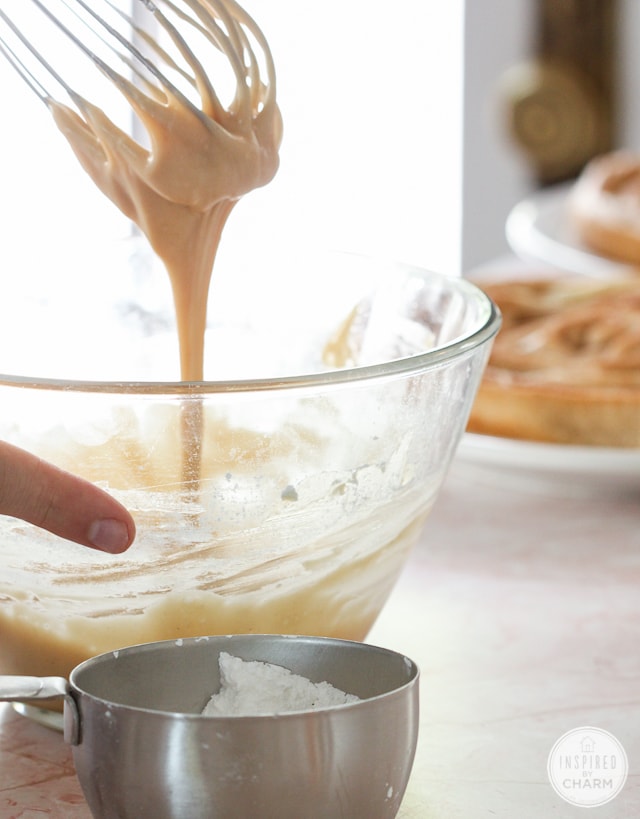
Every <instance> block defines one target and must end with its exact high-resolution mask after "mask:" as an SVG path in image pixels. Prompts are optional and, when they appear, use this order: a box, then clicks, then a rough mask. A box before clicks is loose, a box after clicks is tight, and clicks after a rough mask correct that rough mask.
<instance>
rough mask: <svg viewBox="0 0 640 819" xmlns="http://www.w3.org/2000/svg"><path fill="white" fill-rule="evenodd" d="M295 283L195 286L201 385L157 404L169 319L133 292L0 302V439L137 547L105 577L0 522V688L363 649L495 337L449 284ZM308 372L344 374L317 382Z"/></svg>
mask: <svg viewBox="0 0 640 819" xmlns="http://www.w3.org/2000/svg"><path fill="white" fill-rule="evenodd" d="M132 259H133V261H135V253H133V254H132V253H131V252H130V251H127V259H126V264H125V265H124V267H128V268H131V265H132ZM139 261H140V260H139V259H138V262H139ZM98 264H104V265H107V266H109V265H113V267H110V268H109V269H111V270H116V269H119V268H118V264H117V263H116V262H115V261H113V260H107V259H106V257H104V258H101V259H100V261H99V262H98V261H96V262H95V263H94V266H95V265H98ZM134 266H135V265H134ZM142 268H144V265H142ZM303 268H304V274H305V275H304V279H302V277H301V275H300V273H301V267H300V262H299V263H298V266H297V267H295V269H294V273H293V274H292V275H291V268H288V270H289V274H290V278H287V273H286V271H285V266H284V265H283V266H282V268H281V269H279V270H278V271H277V273H274V275H273V276H270V277H269V278H268V279H267V278H266V277H265V276H264V275H263V276H260V277H251V275H250V273H248V272H247V271H240V272H238V271H236V272H235V273H234V274H233V275H232V276H230V277H228V278H225V276H224V275H220V276H219V278H216V279H215V288H214V289H215V300H214V302H215V307H214V309H212V314H211V315H212V318H211V322H210V328H209V331H208V339H207V349H208V350H209V349H210V350H212V351H213V352H212V355H211V357H210V359H211V361H210V364H209V365H208V367H209V370H210V371H211V378H210V379H209V377H208V376H207V378H208V380H206V381H204V382H202V383H181V382H179V381H176V380H171V378H172V377H173V378H175V375H174V373H175V366H176V365H175V362H176V361H177V345H176V342H175V337H174V334H173V326H172V321H171V311H170V309H168V308H167V307H166V303H164V302H162V298H161V297H159V295H158V293H159V291H160V290H162V288H163V287H164V284H158V281H159V280H155V279H153V278H152V280H151V284H149V282H148V281H147V282H146V283H145V282H143V281H142V279H144V276H145V275H146V273H145V271H144V270H143V272H142V273H140V269H138V270H137V272H136V273H135V275H132V278H131V281H132V282H133V281H136V282H137V283H136V287H137V291H136V293H135V294H134V296H132V297H131V298H125V299H123V298H122V291H121V290H120V285H121V284H122V282H121V281H120V280H119V279H118V280H117V281H115V282H112V283H113V284H115V287H114V292H113V293H107V292H106V285H104V282H105V280H106V279H105V276H100V277H98V278H97V279H92V282H95V281H100V282H101V283H102V284H101V285H100V286H99V287H98V286H97V285H95V283H94V284H91V283H87V282H85V284H84V285H82V286H81V285H78V287H77V288H76V291H75V292H76V296H77V299H78V298H79V299H86V301H85V302H80V303H81V304H82V305H83V306H82V307H81V308H79V307H78V304H79V302H78V301H77V299H76V301H75V302H74V303H73V304H70V300H69V298H68V291H67V290H66V289H65V288H66V287H67V285H66V284H61V283H60V281H59V280H58V282H57V283H56V287H52V288H50V290H51V292H50V293H49V294H48V295H47V296H46V297H45V295H44V289H45V288H44V284H43V285H42V288H40V287H32V288H31V289H30V290H28V291H27V290H26V289H25V292H24V293H22V294H21V299H22V302H24V303H25V304H26V307H23V308H20V307H19V306H18V305H17V303H16V302H15V301H14V302H12V303H11V304H9V305H7V304H6V302H5V306H4V308H3V310H4V312H5V315H4V316H3V317H0V318H2V321H1V322H0V325H1V326H2V330H1V331H0V335H1V336H2V337H1V338H0V351H1V352H0V372H4V373H8V374H5V375H2V376H0V407H1V411H0V437H1V438H2V439H4V440H6V441H9V442H11V443H13V444H16V445H18V446H21V447H23V448H25V449H28V450H30V451H31V452H34V453H36V454H37V455H39V456H41V457H43V458H45V459H47V460H49V461H52V462H54V463H56V464H57V465H59V466H60V467H62V468H64V469H67V470H70V471H72V472H75V473H77V474H80V475H82V476H84V477H86V478H88V479H90V480H92V481H95V482H96V483H98V484H99V485H101V486H102V487H104V488H105V489H106V490H108V491H109V492H111V493H112V494H113V495H115V496H116V497H117V498H118V499H119V500H120V501H122V502H123V503H124V504H125V505H126V506H127V507H128V508H129V509H130V510H131V511H132V513H133V515H134V517H135V519H136V524H137V531H138V534H137V539H136V541H135V543H134V544H133V546H132V547H131V548H130V550H129V551H128V552H127V553H125V554H123V555H119V556H112V555H107V554H102V553H99V552H95V551H92V550H89V549H86V548H83V547H82V546H78V545H75V544H72V543H68V542H66V541H63V540H61V539H58V538H56V537H55V536H53V535H51V534H49V533H47V532H45V531H42V530H39V529H37V528H35V527H33V526H30V525H29V524H26V523H23V522H22V521H18V520H15V519H12V518H4V519H0V673H2V674H34V675H41V676H43V675H61V676H67V675H68V674H69V672H70V671H71V669H72V668H73V667H74V666H75V665H77V664H78V663H79V662H81V661H82V660H84V659H86V658H88V657H90V656H93V655H95V654H98V653H100V652H104V651H108V650H111V649H115V648H118V647H122V646H125V645H131V644H136V643H141V642H147V641H155V640H163V639H173V638H181V637H191V636H198V635H212V634H226V633H251V632H272V633H289V634H291V633H295V634H310V635H318V636H334V637H341V638H348V639H355V640H361V639H362V638H364V637H365V635H366V634H367V632H368V631H369V629H370V627H371V625H372V624H373V622H374V620H375V619H376V617H377V615H378V614H379V612H380V610H381V608H382V607H383V605H384V603H385V600H386V599H387V597H388V595H389V593H390V591H391V589H392V587H393V585H394V582H395V580H396V579H397V577H398V575H399V573H400V571H401V569H402V566H403V563H404V561H405V559H406V557H407V555H408V553H409V551H410V549H411V547H412V546H413V545H414V543H415V542H416V539H417V538H418V535H419V533H420V531H421V529H422V526H423V523H424V521H425V519H426V517H427V515H428V514H429V511H430V509H431V507H432V506H433V503H434V500H435V499H436V495H437V493H438V490H439V488H440V486H441V485H442V482H443V479H444V477H445V475H446V472H447V468H448V466H449V463H450V461H451V459H452V456H453V454H454V451H455V449H456V446H457V444H458V441H459V439H460V436H461V434H462V432H463V430H464V428H465V425H466V421H467V416H468V413H469V410H470V407H471V403H472V401H473V399H474V395H475V392H476V388H477V386H478V382H479V380H480V378H481V375H482V371H483V368H484V365H485V363H486V359H487V356H488V353H489V350H490V346H491V340H492V338H493V337H494V335H495V333H496V332H497V329H498V325H499V317H498V315H497V313H496V310H495V309H494V306H493V304H492V303H491V302H490V301H489V299H488V298H487V297H486V296H485V295H484V294H483V293H482V292H481V291H479V290H478V289H477V288H475V287H474V286H473V285H472V284H470V283H468V282H466V281H464V280H462V279H460V278H447V277H442V276H438V275H434V274H430V273H425V272H424V271H421V270H418V269H414V268H411V267H402V266H399V265H390V264H385V263H383V262H374V261H371V260H366V259H358V258H356V257H348V256H345V257H336V258H333V259H332V260H329V261H321V260H320V259H314V260H309V259H306V260H304V265H303ZM94 272H95V271H94ZM114 277H115V273H114V274H113V276H112V278H114ZM136 277H138V278H137V279H136ZM116 278H117V277H116ZM141 282H142V283H141ZM82 287H84V288H85V290H84V291H82V292H80V291H81V290H82ZM101 288H102V289H101ZM133 289H135V288H133ZM16 299H17V297H16ZM54 303H55V304H54ZM89 304H91V309H90V310H89V309H88V305H89ZM212 304H213V302H212ZM356 304H358V305H359V310H357V311H356V313H351V312H350V311H351V309H352V308H353V306H354V305H356ZM21 310H22V312H21ZM349 315H351V318H352V320H351V321H350V322H349V321H348V320H347V326H348V328H349V330H348V332H347V331H345V330H344V326H343V324H342V323H343V322H344V320H345V318H346V317H348V316H349ZM230 316H233V318H232V319H230V318H229V317H230ZM341 326H342V330H343V331H342V332H340V331H339V328H340V327H341ZM332 338H333V342H332V343H331V341H330V340H331V339H332ZM7 339H8V341H7ZM34 340H35V342H37V343H35V342H34ZM329 348H330V349H331V350H332V352H333V355H334V360H336V359H337V358H340V357H341V356H342V357H343V358H345V359H346V360H347V366H346V367H344V368H342V369H335V368H332V367H331V366H328V365H327V363H326V361H323V359H322V356H321V355H320V352H319V351H321V350H327V349H329ZM116 373H120V374H125V375H126V377H127V379H128V380H126V381H124V380H122V378H118V377H114V375H115V374H116ZM157 375H160V376H161V377H159V378H158V379H157V380H151V379H155V378H156V376H157ZM198 442H200V443H198Z"/></svg>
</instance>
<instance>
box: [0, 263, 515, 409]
mask: <svg viewBox="0 0 640 819" xmlns="http://www.w3.org/2000/svg"><path fill="white" fill-rule="evenodd" d="M405 270H411V271H412V272H414V273H416V274H419V275H422V276H424V277H425V278H429V279H436V280H438V281H440V282H441V283H442V284H445V283H446V285H447V286H448V287H450V288H453V289H455V290H456V291H457V292H458V293H459V294H460V295H462V296H464V297H465V298H466V299H467V300H475V301H476V302H477V303H478V305H480V308H481V309H479V311H478V312H479V313H480V314H481V313H482V312H485V313H486V318H485V320H484V322H483V323H482V324H480V325H479V326H478V327H477V328H476V329H474V330H473V331H472V332H470V333H469V334H468V335H464V336H461V337H459V338H457V339H455V340H453V341H451V342H449V343H446V344H443V345H442V346H439V347H436V348H434V349H431V350H426V351H425V352H423V353H416V354H414V355H411V356H407V357H405V358H397V359H392V360H390V361H385V362H381V363H378V364H370V365H363V366H359V367H350V368H345V369H332V370H326V371H319V372H313V373H301V374H292V375H290V376H281V377H276V378H253V379H251V378H248V379H239V380H237V381H229V380H220V381H91V380H74V379H55V378H38V377H31V376H26V375H25V376H22V375H13V374H11V375H9V374H4V373H0V387H16V388H25V389H40V390H45V391H46V390H50V391H60V392H82V393H113V394H124V395H136V394H138V395H145V396H171V395H179V396H182V397H188V396H190V395H193V396H203V395H213V394H219V393H254V392H271V391H282V390H296V389H298V390H299V389H309V388H312V389H317V388H322V389H325V388H331V387H339V386H345V385H349V384H353V383H356V382H371V381H379V380H381V379H394V378H397V377H400V376H408V375H412V374H416V373H421V372H425V371H427V370H429V369H433V368H435V367H439V366H441V365H443V364H445V363H446V362H448V361H450V360H452V359H456V358H460V357H462V356H464V355H465V354H467V353H470V352H472V351H473V350H475V349H476V348H478V347H481V346H483V345H484V344H486V343H487V342H489V341H490V340H491V339H492V338H493V337H494V336H495V335H496V333H497V332H498V330H499V329H500V324H501V315H500V312H499V310H498V308H497V307H496V305H495V304H494V303H493V301H492V300H491V299H490V298H489V296H487V295H486V294H485V293H484V292H483V291H482V290H481V289H480V288H479V287H478V286H477V285H475V284H473V283H472V282H470V281H468V280H467V279H465V278H464V277H462V276H447V275H444V274H438V273H433V272H431V271H429V270H425V269H421V268H418V267H413V266H406V267H405ZM482 307H484V308H485V309H484V311H483V310H482Z"/></svg>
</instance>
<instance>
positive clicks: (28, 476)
mask: <svg viewBox="0 0 640 819" xmlns="http://www.w3.org/2000/svg"><path fill="white" fill-rule="evenodd" d="M0 514H1V515H10V516H11V517H15V518H21V519H22V520H25V521H28V522H29V523H33V524H35V525H36V526H39V527H40V528H42V529H47V530H48V531H49V532H53V534H55V535H59V536H60V537H62V538H65V539H66V540H72V541H74V542H75V543H81V544H82V545H83V546H89V547H91V548H93V549H98V550H100V551H103V552H110V553H112V554H120V553H121V552H124V551H125V550H126V549H128V548H129V546H130V545H131V543H132V542H133V539H134V537H135V532H136V529H135V523H134V522H133V518H132V517H131V515H130V513H129V512H128V511H127V510H126V509H125V508H124V507H123V506H122V504H120V503H118V501H116V500H115V498H112V497H111V495H109V494H108V493H107V492H104V491H103V490H102V489H99V488H98V487H97V486H95V485H94V484H92V483H90V482H89V481H86V480H84V479H83V478H79V477H77V476H76V475H72V474H70V473H69V472H65V471H63V470H62V469H59V468H58V467H56V466H53V464H50V463H47V462H46V461H43V460H41V459H40V458H37V457H36V456H35V455H32V454H30V453H29V452H25V451H24V450H22V449H19V448H18V447H15V446H12V445H11V444H7V443H5V442H0ZM0 548H1V546H0Z"/></svg>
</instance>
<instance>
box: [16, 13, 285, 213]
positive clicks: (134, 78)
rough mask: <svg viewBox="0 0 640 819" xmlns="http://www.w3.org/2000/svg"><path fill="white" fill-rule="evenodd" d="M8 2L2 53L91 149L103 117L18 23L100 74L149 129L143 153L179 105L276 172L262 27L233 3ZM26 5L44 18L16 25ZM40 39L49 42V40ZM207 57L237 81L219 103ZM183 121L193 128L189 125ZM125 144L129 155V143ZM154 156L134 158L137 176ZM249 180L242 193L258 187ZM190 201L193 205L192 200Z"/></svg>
mask: <svg viewBox="0 0 640 819" xmlns="http://www.w3.org/2000/svg"><path fill="white" fill-rule="evenodd" d="M14 5H15V9H16V13H15V14H13V13H12V15H11V16H10V14H9V13H7V11H6V4H3V6H5V8H4V9H1V10H0V26H1V27H0V53H1V54H2V55H3V56H4V58H5V59H6V60H7V61H8V62H9V63H10V64H11V65H12V66H13V68H15V69H16V70H17V71H18V73H19V74H20V75H21V76H22V78H23V79H24V80H25V81H26V82H27V84H28V85H29V86H30V88H31V89H32V90H33V91H34V92H35V93H36V94H37V95H38V96H39V97H40V98H41V99H42V100H43V101H44V102H45V103H46V104H48V105H49V106H52V107H56V108H57V107H58V104H59V103H60V102H61V100H60V98H59V95H57V94H56V92H55V90H52V86H57V88H58V89H59V90H62V91H63V92H64V93H65V95H66V97H67V99H68V100H70V101H71V102H72V103H73V106H74V108H75V113H77V114H78V115H79V116H80V117H81V118H82V119H83V120H84V123H85V125H86V126H87V128H88V130H89V132H91V135H92V136H93V138H94V139H95V140H96V141H97V142H98V143H100V142H102V141H103V140H104V141H107V142H108V140H107V139H106V137H107V135H106V134H105V132H104V131H105V129H104V125H105V122H104V119H103V118H102V117H100V116H99V114H98V112H97V110H96V107H95V106H94V105H93V104H92V103H90V102H88V100H87V99H86V98H85V97H84V96H83V95H82V94H81V93H79V92H78V90H77V88H76V87H75V86H74V80H72V79H70V78H65V77H63V76H62V74H61V73H60V72H59V70H57V69H56V68H54V66H53V65H52V62H53V60H51V59H46V58H45V56H43V53H42V52H43V49H42V48H40V49H39V48H37V47H36V46H35V45H34V43H33V41H32V37H31V36H30V33H29V34H26V33H25V31H24V26H25V25H27V26H30V27H31V28H34V27H35V26H36V25H37V26H38V27H39V28H40V29H42V24H43V21H44V22H47V23H48V24H49V25H50V26H52V27H53V29H55V30H56V31H57V32H58V34H59V35H62V38H63V41H66V44H72V45H73V47H75V48H76V49H77V50H78V51H79V52H81V53H82V55H84V57H85V58H87V59H88V60H89V61H90V63H91V64H92V65H93V66H95V67H96V68H97V69H99V71H100V72H101V73H102V74H103V75H104V76H105V77H106V78H108V80H109V81H110V83H112V84H113V85H114V86H115V87H116V88H117V89H118V90H119V92H120V93H121V94H122V95H123V97H124V98H125V99H126V100H127V102H128V103H129V105H130V106H131V107H132V109H133V111H134V112H135V114H137V116H138V117H139V119H140V121H141V122H142V123H143V124H144V125H147V126H148V125H149V124H150V123H152V125H153V128H152V130H153V133H152V134H150V135H149V141H150V143H151V151H153V149H154V148H155V149H156V151H159V150H160V149H161V147H162V140H163V138H164V137H166V134H158V128H159V124H160V123H162V124H163V126H164V127H165V128H166V129H167V130H170V128H171V125H172V123H170V122H168V121H167V119H170V117H167V111H171V110H172V107H173V108H174V109H175V107H177V108H180V109H182V113H183V114H185V113H187V112H188V114H189V115H190V116H191V117H192V118H199V119H200V120H201V121H202V123H203V125H204V126H205V127H208V128H211V129H214V130H215V126H217V130H218V131H226V132H227V133H228V134H229V135H230V136H231V137H233V138H235V139H236V140H239V141H241V142H244V144H245V150H248V147H247V146H250V145H252V144H253V145H255V147H256V149H257V150H258V151H259V152H260V153H261V154H262V159H263V160H264V165H265V169H264V175H265V177H269V178H270V176H272V175H273V173H274V172H275V168H274V167H273V165H274V156H275V157H277V150H278V147H279V143H280V139H281V119H280V115H279V112H278V109H277V105H276V101H275V91H276V88H275V70H274V65H273V59H272V56H271V52H270V50H269V46H268V44H267V42H266V39H265V37H264V35H263V34H262V32H261V30H260V28H259V27H258V26H257V24H256V23H255V22H254V21H253V19H252V18H251V17H250V16H249V15H248V14H247V13H246V12H245V11H244V10H243V9H242V8H241V7H240V6H239V5H238V4H237V3H236V2H235V0H157V2H151V0H119V2H118V0H92V2H91V3H89V2H85V0H47V3H46V5H45V3H44V2H41V0H16V2H15V3H14ZM29 8H30V9H32V10H36V11H37V12H38V13H39V15H40V17H41V18H42V19H41V20H37V19H36V18H37V15H34V14H33V13H32V14H31V15H29V14H27V15H26V21H27V22H26V23H23V24H22V25H20V23H19V22H17V18H19V17H25V10H26V9H29ZM128 8H131V9H132V11H131V12H129V11H128ZM18 10H19V13H18ZM196 35H197V37H198V39H199V41H200V44H201V45H203V44H204V46H206V47H208V49H209V52H207V51H201V54H202V56H199V55H198V54H197V53H196V49H195V47H194V45H193V43H194V42H195V38H196ZM161 38H162V39H161ZM41 39H42V40H43V41H48V40H49V33H47V34H46V35H44V34H43V35H42V38H41ZM64 45H65V43H64V42H63V46H64ZM50 50H51V49H50ZM213 51H215V52H217V53H218V54H220V55H223V57H224V58H225V61H226V63H227V65H228V66H229V67H230V68H231V70H232V72H233V75H234V78H235V88H234V92H233V95H232V99H231V101H230V103H229V104H228V105H226V106H225V105H223V104H222V102H221V100H220V98H219V96H218V94H217V93H216V91H215V89H214V87H213V84H212V81H211V74H212V73H213V71H215V70H216V69H215V66H214V67H213V68H211V67H210V65H208V63H211V61H212V58H213V56H214V55H213V54H212V53H211V52H213ZM61 56H62V52H61V51H60V52H58V57H61ZM261 63H262V64H261ZM115 66H118V67H115ZM82 70H83V69H82V68H80V69H79V70H78V72H77V74H78V75H79V74H80V71H82ZM263 75H264V76H263ZM76 79H78V80H79V79H80V77H79V76H76ZM185 89H186V90H185ZM193 92H195V93H193ZM58 113H60V111H59V110H58ZM173 124H174V125H175V123H173ZM189 124H190V127H193V122H192V121H191V122H190V123H189ZM214 124H215V125H214ZM154 136H155V142H154ZM121 137H122V134H120V133H119V134H118V138H121ZM127 146H128V148H131V145H130V144H129V143H127ZM107 147H108V146H107V145H103V148H107ZM111 147H112V148H113V147H114V146H113V145H111ZM107 152H108V151H107ZM134 155H135V152H134ZM131 158H132V157H131V156H129V157H128V160H129V161H131ZM154 159H155V157H154V156H152V155H151V156H150V155H149V153H146V154H143V155H139V156H138V159H137V162H136V165H137V170H138V171H140V170H141V165H142V164H143V163H147V162H148V161H149V160H151V164H152V165H153V160H154ZM245 159H246V158H245ZM275 164H276V166H277V159H276V160H275ZM266 166H270V167H266ZM265 181H268V180H265ZM255 182H256V180H255V179H254V180H253V181H252V182H251V184H250V185H249V187H250V188H253V187H256V184H255ZM243 192H244V191H238V193H240V194H241V193H243ZM192 204H196V205H197V204H201V203H200V202H199V201H198V197H197V195H196V196H195V200H194V202H192Z"/></svg>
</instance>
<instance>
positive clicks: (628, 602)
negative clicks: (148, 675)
mask: <svg viewBox="0 0 640 819" xmlns="http://www.w3.org/2000/svg"><path fill="white" fill-rule="evenodd" d="M639 471H640V470H639ZM596 478H597V476H596ZM596 485H597V480H596V481H595V482H594V483H592V484H591V485H590V486H589V487H588V488H583V489H582V490H581V491H580V492H578V493H574V492H565V491H563V487H562V486H561V485H539V486H535V487H533V486H523V485H522V483H521V482H510V481H509V480H508V476H505V475H504V474H503V475H501V476H497V475H494V474H493V473H492V472H491V470H487V471H486V472H484V473H483V472H482V470H481V471H480V472H478V470H475V469H470V468H468V465H467V464H466V463H464V462H461V461H460V460H459V459H457V460H456V462H454V465H453V467H452V470H451V472H450V475H449V477H448V479H447V481H446V483H445V485H444V488H443V490H442V492H441V495H440V497H439V499H438V502H437V504H436V507H435V509H434V511H433V513H432V515H431V518H430V519H429V520H428V522H427V524H426V526H425V529H424V532H423V535H422V538H421V541H420V543H419V544H418V546H417V547H416V549H415V550H414V552H413V554H412V556H411V558H410V560H409V563H408V565H407V567H406V570H405V571H404V573H403V575H402V577H401V578H400V581H399V583H398V585H397V587H396V589H395V591H394V593H393V595H392V597H391V599H390V600H389V603H388V605H387V607H386V608H385V610H384V611H383V613H382V615H381V616H380V618H379V621H378V623H377V624H376V626H375V627H374V629H373V632H372V633H371V635H370V638H369V641H370V642H372V643H377V644H379V645H386V646H388V647H390V648H393V649H396V650H399V651H402V652H404V653H406V654H408V655H409V656H411V657H412V658H413V659H415V660H416V661H417V662H418V664H419V665H420V667H421V672H422V673H421V714H422V716H421V728H420V738H419V745H418V753H417V757H416V762H415V766H414V770H413V774H412V778H411V781H410V783H409V788H408V790H407V793H406V796H405V799H404V802H403V804H402V807H401V809H400V813H399V815H398V816H399V818H400V819H476V818H477V817H484V816H487V817H504V819H514V817H517V819H543V818H546V817H556V816H557V817H562V818H563V819H564V817H569V819H571V817H574V816H575V817H581V816H585V808H584V807H580V806H576V805H573V804H570V803H568V802H567V801H565V800H563V799H561V798H560V797H559V796H558V795H557V794H556V793H555V791H554V790H553V788H552V787H551V785H550V783H549V779H548V776H547V758H548V755H549V752H550V751H551V749H552V747H553V745H554V743H555V742H556V740H558V739H559V738H560V736H562V735H563V734H564V733H565V732H567V731H569V730H571V729H574V728H579V727H582V726H594V727H599V728H602V729H605V730H606V731H609V732H610V733H612V734H613V735H615V737H616V738H617V739H618V740H619V742H620V743H622V745H623V746H624V749H625V751H626V754H627V758H628V762H629V776H628V778H627V781H626V784H625V786H624V788H623V789H622V791H621V792H620V793H619V795H618V796H616V797H615V799H613V800H612V801H610V802H609V803H607V804H606V805H603V806H601V807H599V808H598V810H597V816H598V819H611V818H612V817H616V819H617V818H618V817H620V819H622V818H623V817H632V816H639V815H640V491H639V492H638V493H637V494H636V493H635V492H633V493H630V494H629V495H628V496H625V495H624V493H621V494H618V493H617V492H616V493H610V494H609V495H602V494H601V493H600V492H599V491H598V490H597V488H596ZM565 488H566V487H565ZM587 815H590V814H587ZM35 817H41V818H42V819H46V818H48V819H88V818H89V817H90V814H89V811H88V808H87V806H86V804H85V802H84V800H83V798H82V795H81V792H80V788H79V785H78V783H77V781H76V778H75V775H74V771H73V765H72V762H71V756H70V752H69V749H68V748H67V746H65V744H64V741H63V739H62V736H61V735H59V734H57V733H55V732H53V731H51V730H49V729H47V728H44V727H42V726H39V725H36V724H34V723H32V722H31V721H29V720H27V719H25V718H23V717H20V716H18V715H17V714H15V712H14V711H13V710H12V709H11V708H10V706H8V705H0V819H35Z"/></svg>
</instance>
